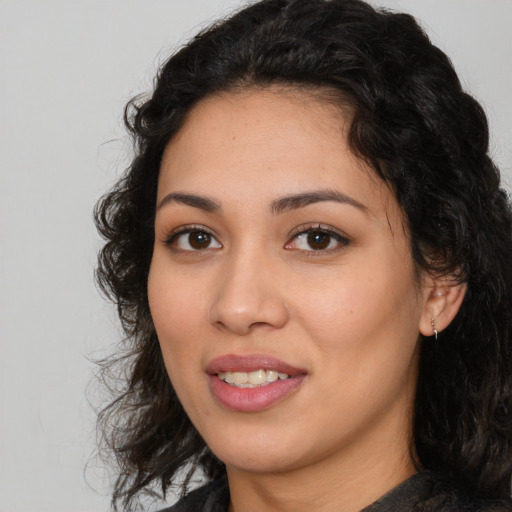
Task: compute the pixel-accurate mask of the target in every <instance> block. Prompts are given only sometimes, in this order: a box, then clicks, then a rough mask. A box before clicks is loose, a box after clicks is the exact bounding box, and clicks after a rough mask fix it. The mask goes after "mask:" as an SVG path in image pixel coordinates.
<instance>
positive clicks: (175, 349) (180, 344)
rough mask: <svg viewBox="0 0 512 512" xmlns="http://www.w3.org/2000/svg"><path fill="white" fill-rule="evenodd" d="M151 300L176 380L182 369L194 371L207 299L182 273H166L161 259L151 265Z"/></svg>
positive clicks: (169, 370) (165, 358)
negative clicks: (200, 311)
mask: <svg viewBox="0 0 512 512" xmlns="http://www.w3.org/2000/svg"><path fill="white" fill-rule="evenodd" d="M148 300H149V307H150V310H151V316H152V318H153V323H154V325H155V329H156V332H157V335H158V340H159V342H160V347H161V350H162V354H163V356H164V361H165V364H166V367H167V370H168V372H169V376H170V377H171V379H172V376H173V374H175V373H176V372H177V371H178V370H179V369H180V368H191V364H192V363H193V362H195V363H196V364H197V361H196V360H195V357H194V356H195V353H194V349H195V347H197V346H198V340H200V339H201V331H200V328H199V325H200V322H199V321H198V318H199V309H201V308H202V307H203V305H202V303H203V302H204V297H202V296H201V293H200V292H198V290H197V287H193V286H187V283H184V282H183V279H182V278H181V277H180V275H179V273H178V272H176V271H170V270H166V269H165V266H163V265H160V264H159V261H158V259H157V260H156V261H154V262H153V263H152V265H151V269H150V273H149V278H148Z"/></svg>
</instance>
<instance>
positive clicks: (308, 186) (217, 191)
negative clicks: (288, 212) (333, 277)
mask: <svg viewBox="0 0 512 512" xmlns="http://www.w3.org/2000/svg"><path fill="white" fill-rule="evenodd" d="M350 121H351V115H350V111H349V110H348V109H343V108H341V107H337V106H335V105H334V104H333V103H332V101H325V100H324V99H323V96H322V95H319V94H316V93H315V94H311V93H309V92H307V91H306V92H305V91H297V90H283V89H282V88H280V89H264V90H261V89H260V90H246V91H242V92H239V91H237V92H233V93H223V94H219V95H215V96H211V97H208V98H206V99H203V100H202V101H201V102H199V103H198V104H197V105H196V106H195V107H194V108H193V109H192V110H191V112H189V114H188V116H187V118H186V120H185V122H184V124H183V126H182V128H181V129H180V130H179V132H178V133H177V134H176V135H175V136H174V137H173V138H172V139H171V141H170V142H169V143H168V145H167V147H166V150H165V152H164V155H163V158H162V164H161V171H160V180H159V191H158V200H161V198H162V197H163V196H164V195H166V194H168V193H170V192H177V191H179V192H192V193H199V194H203V195H212V194H213V195H215V196H217V197H218V198H219V199H220V200H222V196H225V198H226V199H230V198H235V199H238V202H239V203H241V202H247V203H255V202H256V201H260V202H262V201H263V202H266V203H268V202H271V201H272V200H273V199H275V197H276V196H279V195H285V194H293V193H301V192H303V191H304V190H314V189H316V190H318V189H330V190H332V189H334V190H338V191H340V192H342V193H344V194H348V195H350V196H352V197H354V198H355V199H356V200H357V201H359V202H361V203H363V204H369V205H370V210H371V209H372V208H373V209H377V210H385V209H386V208H387V207H389V204H390V203H393V202H395V203H396V201H395V199H394V196H393V194H392V193H391V192H390V190H389V188H388V187H387V185H386V184H385V183H384V182H383V181H382V180H381V179H380V178H378V177H377V176H376V174H375V172H374V171H373V170H372V169H371V168H370V167H369V166H368V165H367V164H365V163H364V162H363V161H362V160H361V159H359V158H357V157H356V156H355V155H354V154H353V152H352V151H351V149H350V147H349V144H348V141H347V132H348V130H349V128H350Z"/></svg>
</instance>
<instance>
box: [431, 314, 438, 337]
mask: <svg viewBox="0 0 512 512" xmlns="http://www.w3.org/2000/svg"><path fill="white" fill-rule="evenodd" d="M430 325H431V326H432V332H433V333H434V337H435V339H436V341H437V329H436V322H435V320H434V319H433V318H431V319H430Z"/></svg>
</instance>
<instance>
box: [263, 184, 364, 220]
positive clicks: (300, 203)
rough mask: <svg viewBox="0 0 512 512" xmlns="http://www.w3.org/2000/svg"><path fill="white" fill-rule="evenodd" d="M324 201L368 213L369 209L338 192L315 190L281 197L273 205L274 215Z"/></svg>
mask: <svg viewBox="0 0 512 512" xmlns="http://www.w3.org/2000/svg"><path fill="white" fill-rule="evenodd" d="M324 201H334V202H336V203H342V204H348V205H350V206H354V207H355V208H358V209H359V210H362V211H363V212H365V213H366V212H367V211H368V208H367V207H366V206H365V205H364V204H362V203H360V202H359V201H356V200H355V199H353V198H352V197H350V196H347V195H346V194H343V193H342V192H338V191H337V190H329V189H327V190H313V191H311V192H303V193H300V194H292V195H289V196H285V197H281V198H279V199H276V200H275V201H273V202H272V204H271V207H270V208H271V210H272V213H275V214H279V213H284V212H287V211H289V210H296V209H298V208H304V207H305V206H308V205H310V204H314V203H321V202H324Z"/></svg>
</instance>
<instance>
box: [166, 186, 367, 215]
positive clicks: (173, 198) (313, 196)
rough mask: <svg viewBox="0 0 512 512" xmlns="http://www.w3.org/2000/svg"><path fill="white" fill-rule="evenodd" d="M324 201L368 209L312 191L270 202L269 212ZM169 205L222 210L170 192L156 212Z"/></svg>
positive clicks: (203, 198)
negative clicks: (177, 204)
mask: <svg viewBox="0 0 512 512" xmlns="http://www.w3.org/2000/svg"><path fill="white" fill-rule="evenodd" d="M325 201H334V202H336V203H341V204H348V205H350V206H354V207H355V208H358V209H359V210H362V211H363V212H367V211H368V208H367V207H366V206H365V205H364V204H362V203H360V202H359V201H357V200H356V199H353V198H352V197H350V196H348V195H346V194H343V193H342V192H338V191H337V190H329V189H327V190H313V191H311V192H302V193H300V194H291V195H288V196H284V197H280V198H279V199H276V200H275V201H272V203H271V205H270V210H271V212H272V213H273V214H280V213H284V212H287V211H290V210H296V209H299V208H304V207H305V206H308V205H310V204H314V203H321V202H325ZM171 203H181V204H185V205H187V206H192V207H193V208H199V209H200V210H204V211H207V212H213V213H215V212H219V211H220V210H221V209H222V208H221V205H220V203H218V202H216V201H215V200H213V199H211V198H209V197H206V196H200V195H196V194H186V193H184V192H171V193H170V194H167V195H166V196H165V197H164V198H163V199H162V200H161V201H160V203H159V204H158V206H157V210H160V208H163V207H164V206H166V205H168V204H171Z"/></svg>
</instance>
